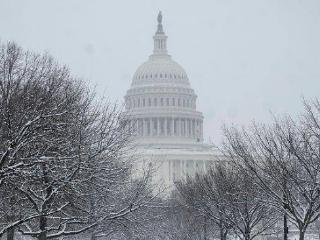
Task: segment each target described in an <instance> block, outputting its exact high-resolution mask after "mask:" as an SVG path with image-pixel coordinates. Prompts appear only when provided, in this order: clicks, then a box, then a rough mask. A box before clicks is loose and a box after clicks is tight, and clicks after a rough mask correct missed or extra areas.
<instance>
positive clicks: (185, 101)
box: [125, 12, 215, 186]
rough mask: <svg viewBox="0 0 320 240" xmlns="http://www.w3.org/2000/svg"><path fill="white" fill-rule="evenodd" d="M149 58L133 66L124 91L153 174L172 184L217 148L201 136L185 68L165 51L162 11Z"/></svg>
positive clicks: (198, 167)
mask: <svg viewBox="0 0 320 240" xmlns="http://www.w3.org/2000/svg"><path fill="white" fill-rule="evenodd" d="M157 20H158V26H157V30H156V33H155V35H154V36H153V41H154V49H153V53H152V54H151V55H150V57H149V59H148V60H147V61H146V62H144V63H143V64H142V65H141V66H139V67H138V69H137V70H136V72H135V74H134V76H133V79H132V84H131V87H130V89H129V90H128V91H127V94H126V96H125V106H126V114H127V116H128V117H129V119H130V120H131V125H132V127H133V128H134V129H135V132H136V134H135V144H136V146H137V148H138V152H139V153H138V154H140V155H141V158H142V159H144V160H146V161H149V162H151V163H152V164H154V165H156V167H157V168H158V170H157V173H156V176H155V179H157V180H160V181H162V182H164V183H165V184H166V185H169V186H170V185H172V183H173V182H174V181H176V180H179V179H181V178H183V177H184V176H186V175H187V174H189V175H192V174H194V173H195V172H196V171H205V169H207V168H208V166H209V165H210V164H212V161H214V160H215V154H214V151H213V150H212V148H211V146H209V145H207V144H204V142H203V119H204V118H203V115H202V113H201V112H199V111H197V107H196V100H197V95H196V94H195V92H194V90H193V89H192V87H191V85H190V81H189V79H188V76H187V74H186V72H185V70H184V69H183V68H182V67H181V66H180V65H179V64H178V63H177V62H175V61H174V60H173V59H172V57H171V56H170V55H169V54H168V51H167V36H166V34H165V33H164V30H163V26H162V15H161V12H160V13H159V15H158V19H157Z"/></svg>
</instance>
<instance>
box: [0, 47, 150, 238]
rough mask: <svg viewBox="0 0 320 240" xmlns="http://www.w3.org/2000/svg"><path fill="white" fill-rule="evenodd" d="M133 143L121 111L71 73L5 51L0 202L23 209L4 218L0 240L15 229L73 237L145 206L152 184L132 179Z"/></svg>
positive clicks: (45, 59)
mask: <svg viewBox="0 0 320 240" xmlns="http://www.w3.org/2000/svg"><path fill="white" fill-rule="evenodd" d="M130 136H131V132H130V131H128V127H127V120H126V118H125V116H123V114H122V113H121V109H119V108H118V107H116V106H113V105H112V104H110V103H106V102H104V101H103V102H101V103H100V104H99V102H98V101H96V98H95V96H94V93H93V92H92V91H91V90H89V89H88V88H87V87H86V86H85V85H84V83H83V82H81V81H79V80H77V79H74V78H73V77H72V76H71V75H70V73H69V71H68V69H67V68H66V67H61V66H59V65H58V64H57V63H56V62H54V60H53V59H52V58H51V57H49V56H47V55H44V56H41V55H36V54H32V53H29V52H25V51H23V50H22V49H20V48H19V47H17V46H16V45H15V44H14V43H9V44H7V45H4V46H2V47H1V52H0V190H1V191H2V192H4V193H6V194H5V195H4V196H5V197H4V198H3V199H2V200H1V201H2V203H3V204H4V205H5V206H7V207H8V208H9V209H12V208H13V207H14V206H15V207H18V209H17V211H16V212H15V213H14V214H8V212H9V211H6V212H4V213H3V215H2V216H0V221H1V225H0V226H1V229H0V237H1V236H2V235H3V234H4V233H9V232H10V231H11V233H10V234H7V235H8V236H11V235H12V234H13V233H14V228H16V227H18V228H19V231H20V232H21V233H22V234H24V235H29V236H32V237H36V238H38V239H40V240H45V239H53V238H57V237H61V236H69V235H75V234H79V233H83V232H85V231H87V230H89V229H93V228H94V227H97V226H99V225H100V224H102V223H105V222H106V221H111V220H114V219H117V218H121V217H123V216H125V215H127V214H130V213H132V212H133V211H135V210H136V209H138V208H139V207H141V206H142V205H143V204H144V203H145V200H146V199H147V198H145V196H146V195H148V194H149V193H148V190H147V187H148V179H149V177H148V176H146V177H144V178H142V179H135V180H134V181H133V180H132V179H131V178H130V175H131V170H132V161H131V158H130V156H129V155H130V153H131V151H130V149H129V148H128V143H129V141H130ZM7 193H9V194H7ZM7 196H8V197H7ZM0 214H2V212H0ZM2 220H3V221H2ZM12 238H13V236H12Z"/></svg>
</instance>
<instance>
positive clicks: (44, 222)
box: [38, 216, 47, 240]
mask: <svg viewBox="0 0 320 240" xmlns="http://www.w3.org/2000/svg"><path fill="white" fill-rule="evenodd" d="M39 227H40V234H39V236H38V240H47V231H46V227H47V218H46V217H45V216H41V217H40V220H39Z"/></svg>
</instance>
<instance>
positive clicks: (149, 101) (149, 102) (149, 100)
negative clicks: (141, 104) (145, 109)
mask: <svg viewBox="0 0 320 240" xmlns="http://www.w3.org/2000/svg"><path fill="white" fill-rule="evenodd" d="M148 106H149V107H150V106H151V99H150V98H149V99H148Z"/></svg>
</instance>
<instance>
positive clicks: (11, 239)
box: [7, 227, 14, 240]
mask: <svg viewBox="0 0 320 240" xmlns="http://www.w3.org/2000/svg"><path fill="white" fill-rule="evenodd" d="M7 240H14V228H13V227H12V228H9V229H8V231H7Z"/></svg>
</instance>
